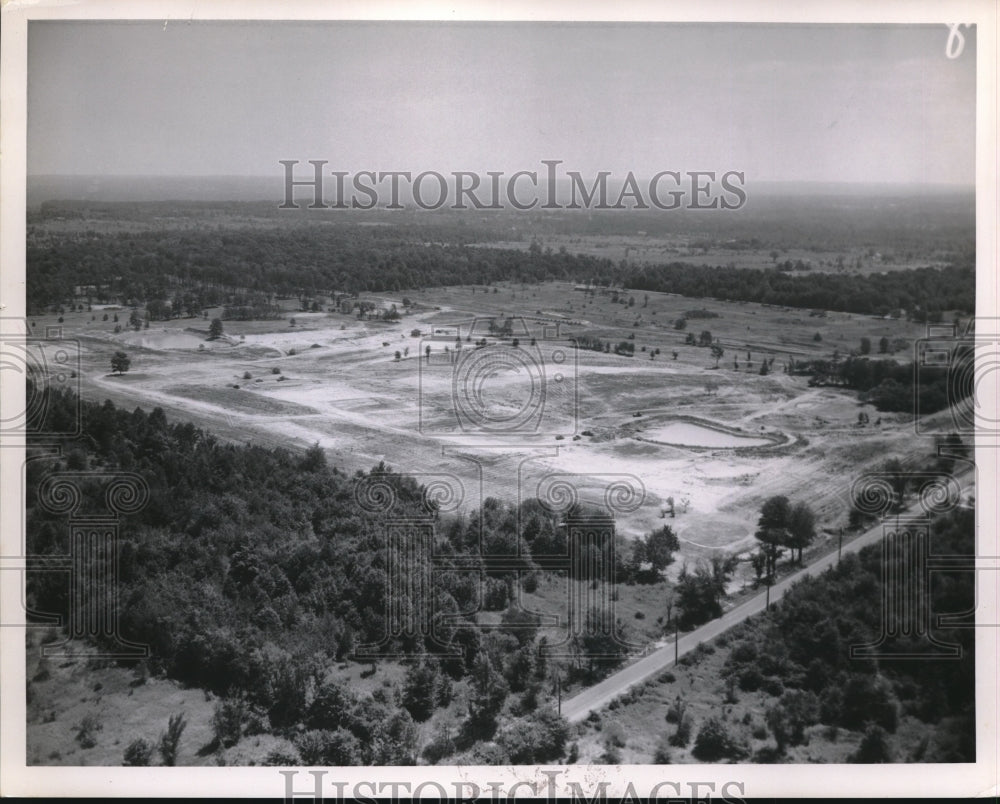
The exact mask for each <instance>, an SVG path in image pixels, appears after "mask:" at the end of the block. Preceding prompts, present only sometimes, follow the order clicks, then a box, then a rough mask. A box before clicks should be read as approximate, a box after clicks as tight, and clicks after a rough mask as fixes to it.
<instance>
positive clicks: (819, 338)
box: [813, 332, 823, 343]
mask: <svg viewBox="0 0 1000 804" xmlns="http://www.w3.org/2000/svg"><path fill="white" fill-rule="evenodd" d="M813 340H814V341H816V343H819V342H820V341H821V340H823V336H822V335H820V334H819V333H818V332H817V333H816V334H815V335H813Z"/></svg>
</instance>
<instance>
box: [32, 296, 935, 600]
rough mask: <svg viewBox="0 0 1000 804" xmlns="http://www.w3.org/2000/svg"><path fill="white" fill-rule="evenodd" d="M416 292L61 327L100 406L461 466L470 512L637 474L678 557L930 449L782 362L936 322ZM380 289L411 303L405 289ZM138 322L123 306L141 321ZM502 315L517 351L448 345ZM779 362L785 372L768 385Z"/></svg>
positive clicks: (391, 458)
mask: <svg viewBox="0 0 1000 804" xmlns="http://www.w3.org/2000/svg"><path fill="white" fill-rule="evenodd" d="M406 295H407V296H408V297H409V298H410V299H411V300H412V301H413V306H412V307H411V308H410V311H409V312H407V313H406V314H405V315H404V316H403V317H402V319H401V320H400V321H399V322H397V323H386V322H380V321H359V320H358V319H357V318H356V317H354V316H348V315H344V314H340V313H300V312H294V311H293V310H291V309H290V312H289V316H290V317H291V316H294V319H295V325H294V326H292V325H290V323H289V318H286V319H282V320H278V321H255V322H237V321H227V322H225V337H224V338H221V339H218V340H214V341H213V340H208V337H207V330H208V320H203V319H179V320H174V321H168V322H153V323H151V325H150V328H149V329H142V330H139V331H124V332H121V333H118V334H115V333H114V332H113V327H114V323H113V320H109V321H103V320H101V319H102V317H103V312H104V311H100V312H97V311H95V312H94V313H68V314H66V315H65V316H64V320H63V323H62V324H61V327H62V332H63V337H64V338H67V339H76V340H78V341H79V344H80V348H81V359H80V371H79V382H80V387H81V392H82V394H83V395H84V396H85V397H88V398H91V399H95V400H98V401H102V400H104V399H111V400H112V401H113V402H115V403H116V404H119V405H122V406H124V407H126V408H130V407H134V406H137V405H138V406H142V407H144V408H153V407H156V406H159V407H162V408H163V409H164V410H165V411H166V412H167V413H168V414H170V415H171V416H173V417H174V418H177V419H182V420H191V421H194V422H195V423H196V424H198V425H200V426H204V427H206V428H208V429H211V430H213V431H214V432H216V433H217V434H219V435H221V436H222V437H226V438H232V439H234V440H238V441H241V442H245V441H247V440H253V441H257V442H260V443H264V444H273V445H285V446H299V447H305V446H308V445H310V444H312V443H315V442H318V443H319V444H320V445H321V446H323V447H324V448H325V449H326V450H327V451H328V454H329V458H330V460H331V462H332V463H334V464H336V465H338V466H340V467H341V468H342V469H345V470H347V471H349V472H353V471H354V470H356V469H366V470H367V469H370V468H371V467H372V466H374V465H376V464H377V463H378V462H379V461H386V462H387V463H388V464H389V465H390V466H392V467H393V468H395V469H398V470H400V471H404V472H407V473H413V474H417V475H428V476H433V475H440V474H447V475H450V476H452V477H453V478H457V480H458V482H459V483H460V484H461V486H462V492H463V501H462V503H461V506H460V507H471V506H475V505H477V504H478V502H479V501H480V500H481V499H482V498H483V497H485V496H498V497H503V498H507V499H511V500H514V499H518V498H519V497H521V498H523V497H525V496H536V495H537V494H539V493H540V492H541V491H544V488H545V483H548V482H551V480H552V478H553V476H556V475H557V476H559V477H562V478H563V479H565V480H566V482H568V483H570V484H571V485H573V487H574V489H575V490H576V492H577V493H578V495H579V498H580V499H581V500H583V501H591V502H596V503H600V502H601V501H602V500H603V499H604V495H605V493H606V492H607V491H608V487H609V486H611V485H613V484H614V483H615V482H616V481H617V480H620V479H623V478H624V477H625V476H634V477H637V478H639V480H640V481H641V484H640V485H639V486H638V487H637V488H638V491H639V496H638V497H634V498H630V499H629V500H628V501H627V504H626V505H625V509H626V510H624V511H621V512H619V515H618V529H619V532H620V533H621V534H623V535H624V536H626V537H630V536H639V535H642V534H644V533H646V532H648V531H650V530H651V529H653V528H655V527H658V526H659V525H662V524H664V523H665V522H666V523H668V524H670V525H671V526H672V527H673V528H674V529H675V531H676V532H677V533H678V535H679V537H680V539H681V544H682V555H681V559H682V561H679V562H677V564H675V569H676V568H679V566H680V564H681V563H683V560H686V559H696V558H698V557H701V556H704V555H707V554H709V553H711V552H712V551H714V550H727V551H740V550H743V549H745V548H747V547H749V546H750V545H751V543H752V541H753V539H752V534H753V530H754V527H755V523H756V515H757V513H756V512H757V511H758V510H759V507H760V504H761V502H762V501H763V500H764V499H766V498H767V497H768V496H770V495H773V494H778V493H784V494H787V495H788V496H789V497H791V498H792V499H793V500H795V499H804V500H808V501H809V503H810V505H812V506H813V507H814V509H816V510H817V512H818V514H819V519H820V521H819V523H818V524H819V527H820V528H821V529H822V528H834V527H837V526H839V525H840V524H841V523H842V522H843V520H844V518H845V517H846V513H847V492H848V489H849V488H850V483H851V481H852V480H853V479H854V478H855V477H856V476H857V475H858V474H860V473H862V472H863V471H865V469H866V467H869V466H871V465H874V464H875V463H877V462H880V461H881V460H883V459H884V458H885V456H886V455H889V454H894V455H899V456H901V457H905V456H906V455H907V454H909V453H911V452H921V451H922V452H926V451H927V449H928V448H929V446H930V445H929V443H924V440H922V439H915V438H914V437H913V428H912V424H911V423H909V422H908V421H907V420H906V417H900V416H891V415H882V416H881V417H880V416H879V415H878V414H877V413H876V412H875V411H873V410H872V409H871V408H868V409H867V410H868V413H869V416H870V417H871V421H872V424H869V425H867V426H864V427H859V426H858V425H857V418H858V412H859V411H860V410H861V409H862V407H861V406H860V405H859V403H858V402H857V399H856V396H855V395H854V394H853V393H851V392H845V391H839V390H836V389H829V388H809V387H808V385H807V382H806V378H804V377H792V376H789V375H786V374H784V373H783V371H782V369H783V365H784V363H785V361H787V360H788V359H790V358H791V357H793V356H794V357H798V358H803V357H807V356H816V357H818V356H823V355H829V354H832V352H833V351H834V350H835V349H836V350H838V351H839V352H840V354H842V355H846V354H848V353H849V352H850V351H851V350H852V349H856V348H857V347H858V344H859V343H860V339H861V338H862V337H867V338H870V339H871V341H872V342H873V343H875V344H877V343H878V340H879V338H881V337H883V336H885V337H887V338H889V339H890V340H895V339H903V340H905V341H907V342H908V343H912V341H913V340H914V339H915V338H918V337H920V336H921V335H922V334H923V331H922V328H921V327H920V326H918V325H916V324H911V323H908V322H905V321H899V320H886V319H873V318H868V317H863V316H856V315H848V314H842V313H828V314H827V315H825V316H822V317H820V316H810V314H809V312H808V311H804V310H793V309H787V308H786V309H782V308H776V307H767V306H762V305H752V304H739V303H725V302H718V301H714V300H711V299H690V298H682V297H679V296H673V295H671V294H665V293H659V294H658V293H650V294H648V297H647V294H633V295H634V296H635V299H636V300H635V304H634V305H633V306H628V305H626V304H621V303H614V302H612V301H611V298H610V296H601V295H597V296H594V297H590V296H589V295H587V294H584V293H581V292H577V291H574V290H573V286H572V285H571V284H566V283H548V284H544V285H537V286H535V285H532V286H522V285H519V284H507V285H501V286H498V287H497V288H496V290H495V292H494V290H493V289H492V288H491V289H489V290H487V289H485V288H482V287H477V288H471V287H451V288H436V289H427V290H423V291H408V292H407V293H406ZM372 298H374V299H376V300H377V301H379V302H382V303H384V304H386V305H388V304H390V303H395V304H397V306H398V307H399V309H401V310H402V309H404V308H403V306H402V294H399V295H398V296H383V297H372ZM289 304H290V305H291V303H289ZM691 310H701V311H705V312H704V313H702V315H707V316H708V317H693V318H690V319H689V322H688V331H692V332H694V333H695V334H696V335H697V334H699V333H700V332H701V331H702V330H704V329H707V330H710V331H711V332H712V334H713V336H714V337H717V338H719V339H720V342H721V345H722V346H723V347H724V349H725V353H724V355H723V356H722V357H721V358H720V359H719V361H718V367H717V368H716V361H715V359H714V358H713V357H712V356H711V355H710V353H709V350H708V349H707V348H701V347H697V346H691V345H685V344H684V338H685V335H686V332H682V331H678V330H676V329H674V327H673V321H674V320H675V319H677V318H678V317H680V316H681V315H683V314H684V313H685V312H686V311H691ZM108 312H113V311H108ZM128 312H129V311H127V310H123V311H119V316H120V318H121V321H122V322H124V321H125V320H127V318H128ZM214 314H215V311H209V318H211V317H212V316H213V315H214ZM501 315H502V316H513V317H522V318H523V325H524V326H525V327H526V329H525V330H523V331H521V334H520V336H519V345H518V347H516V348H515V347H514V346H513V345H512V344H511V343H510V342H509V341H508V342H506V343H498V342H497V339H495V338H493V337H488V338H487V340H488V343H489V345H488V346H487V347H486V348H485V349H482V350H477V349H476V348H475V341H476V340H478V339H479V338H480V332H481V331H482V330H480V329H476V330H475V335H474V337H472V338H470V339H466V338H464V337H462V335H461V334H460V335H459V337H460V338H461V340H460V341H458V343H456V341H455V330H454V329H448V330H447V335H438V336H435V335H433V331H434V330H435V329H443V328H445V327H447V326H449V325H457V326H458V327H459V333H465V334H466V335H468V334H469V333H470V329H469V325H470V322H471V321H473V320H474V319H475V318H476V317H488V316H490V317H499V316H501ZM92 318H93V320H91V319H92ZM49 326H60V325H59V324H58V322H57V321H56V320H55V317H52V316H49V317H39V318H36V319H34V330H33V331H34V332H36V333H43V332H45V328H46V327H49ZM518 326H521V323H520V322H519V323H518ZM413 330H419V331H420V332H421V336H420V337H415V336H413V335H412V334H411V333H412V331H413ZM815 333H819V334H820V338H821V340H818V341H817V340H814V334H815ZM517 335H518V330H515V336H517ZM581 336H585V337H590V338H595V337H596V338H600V339H602V340H605V341H610V342H611V344H612V345H614V344H617V343H619V342H628V343H630V344H634V345H635V355H634V356H633V357H625V356H619V355H616V354H614V353H604V352H596V351H589V350H584V349H579V350H574V349H572V348H568V347H567V346H566V343H567V342H568V339H575V338H579V337H581ZM630 336H632V337H631V338H630ZM533 337H534V338H537V340H536V342H535V344H532V343H531V338H533ZM428 346H430V348H431V354H430V358H429V359H428V356H427V353H426V348H427V347H428ZM119 349H122V350H124V351H126V352H127V353H128V355H129V357H130V358H131V370H130V371H129V372H128V373H126V374H124V375H121V376H118V375H113V374H111V373H110V358H111V356H112V354H113V353H114V352H115V351H116V350H119ZM446 349H447V352H446V351H445V350H446ZM657 349H659V350H660V351H659V353H658V354H653V353H654V351H655V350H657ZM397 351H398V352H399V353H400V359H398V360H397V359H396V357H395V354H396V352H397ZM675 352H676V357H674V353H675ZM748 353H749V357H748ZM909 354H911V352H910V351H909V350H906V351H903V352H901V353H899V354H898V355H897V357H899V359H906V358H907V357H908V356H909ZM560 355H561V357H560ZM765 359H766V360H768V361H769V365H770V367H771V371H770V373H769V374H767V375H766V376H761V375H760V373H759V369H760V364H761V361H762V360H765ZM772 359H773V363H771V362H770V361H771V360H772ZM526 411H527V412H528V414H530V415H527V416H525V412H526ZM456 412H457V413H456ZM477 416H479V417H481V418H480V419H476V417H477ZM477 422H478V423H477ZM876 422H877V423H876ZM484 423H485V424H484ZM678 428H680V429H678ZM679 433H680V434H681V435H682V436H684V437H680V436H678V434H679ZM699 433H700V434H701V436H702V438H700V439H699V438H693V439H692V438H691V437H690V436H691V435H692V434H699ZM737 445H739V446H737ZM626 479H627V478H626ZM630 482H632V481H630ZM633 485H635V484H634V483H633ZM671 497H672V498H673V499H674V503H675V512H676V513H675V516H674V517H672V518H671V517H670V516H669V514H667V513H666V509H667V508H668V504H667V500H668V498H671ZM637 500H638V502H636V501H637ZM736 582H737V583H742V579H741V578H738V579H737V581H736Z"/></svg>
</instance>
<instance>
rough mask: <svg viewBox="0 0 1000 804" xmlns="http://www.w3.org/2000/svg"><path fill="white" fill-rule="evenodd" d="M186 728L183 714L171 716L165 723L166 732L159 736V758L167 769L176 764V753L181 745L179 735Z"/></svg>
mask: <svg viewBox="0 0 1000 804" xmlns="http://www.w3.org/2000/svg"><path fill="white" fill-rule="evenodd" d="M185 726H187V721H186V720H185V719H184V713H183V712H179V713H178V714H176V715H171V716H170V720H169V721H168V722H167V730H166V731H165V732H163V734H161V735H160V744H159V749H160V757H161V758H162V759H163V764H164V765H166V766H167V767H168V768H172V767H173V766H174V765H176V764H177V751H178V748H179V747H180V743H181V735H182V734H183V733H184V728H185Z"/></svg>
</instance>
